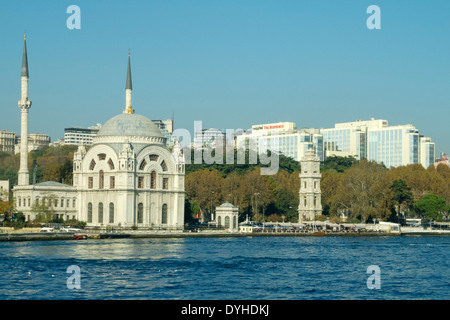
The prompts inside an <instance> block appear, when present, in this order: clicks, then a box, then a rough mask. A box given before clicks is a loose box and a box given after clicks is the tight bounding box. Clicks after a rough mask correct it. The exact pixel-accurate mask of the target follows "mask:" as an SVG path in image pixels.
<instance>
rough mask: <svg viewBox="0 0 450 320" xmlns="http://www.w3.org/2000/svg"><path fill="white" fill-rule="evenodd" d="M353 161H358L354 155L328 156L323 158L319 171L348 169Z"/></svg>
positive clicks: (342, 170)
mask: <svg viewBox="0 0 450 320" xmlns="http://www.w3.org/2000/svg"><path fill="white" fill-rule="evenodd" d="M355 163H358V160H356V159H355V158H354V157H350V156H348V157H340V156H330V157H327V158H326V159H325V161H324V162H323V164H322V168H321V169H320V171H322V172H324V171H331V172H344V171H346V170H348V169H350V168H351V167H352V166H353V165H354V164H355Z"/></svg>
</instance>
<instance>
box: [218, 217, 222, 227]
mask: <svg viewBox="0 0 450 320" xmlns="http://www.w3.org/2000/svg"><path fill="white" fill-rule="evenodd" d="M217 225H218V226H219V227H220V226H221V225H222V217H221V216H218V217H217Z"/></svg>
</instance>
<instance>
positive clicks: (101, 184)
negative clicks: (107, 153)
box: [98, 170, 105, 189]
mask: <svg viewBox="0 0 450 320" xmlns="http://www.w3.org/2000/svg"><path fill="white" fill-rule="evenodd" d="M104 185H105V173H104V172H103V170H100V171H99V172H98V188H99V189H103V187H104Z"/></svg>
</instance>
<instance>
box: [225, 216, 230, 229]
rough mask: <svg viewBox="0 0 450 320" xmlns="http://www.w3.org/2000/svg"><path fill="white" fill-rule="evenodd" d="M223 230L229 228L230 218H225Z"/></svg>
mask: <svg viewBox="0 0 450 320" xmlns="http://www.w3.org/2000/svg"><path fill="white" fill-rule="evenodd" d="M225 228H226V229H228V228H230V217H229V216H226V217H225Z"/></svg>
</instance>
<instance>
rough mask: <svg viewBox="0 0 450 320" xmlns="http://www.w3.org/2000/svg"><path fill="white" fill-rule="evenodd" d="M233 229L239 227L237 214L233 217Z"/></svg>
mask: <svg viewBox="0 0 450 320" xmlns="http://www.w3.org/2000/svg"><path fill="white" fill-rule="evenodd" d="M233 229H237V218H236V216H234V217H233Z"/></svg>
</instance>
